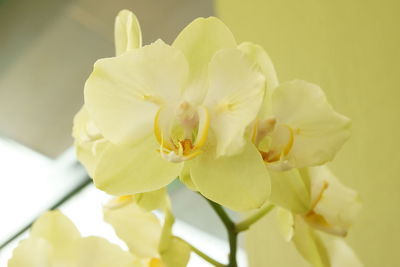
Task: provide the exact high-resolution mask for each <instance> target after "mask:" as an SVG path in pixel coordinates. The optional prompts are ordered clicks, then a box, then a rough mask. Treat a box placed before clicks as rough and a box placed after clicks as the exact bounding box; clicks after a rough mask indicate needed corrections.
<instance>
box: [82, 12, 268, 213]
mask: <svg viewBox="0 0 400 267" xmlns="http://www.w3.org/2000/svg"><path fill="white" fill-rule="evenodd" d="M140 36H141V35H140V27H139V25H138V23H137V20H136V18H135V17H134V15H129V13H126V12H125V13H120V15H119V16H118V17H117V20H116V44H117V45H116V47H117V49H116V50H117V57H113V58H107V59H101V60H99V61H97V62H96V64H95V66H94V71H93V73H92V74H91V75H90V77H89V79H88V80H87V82H86V85H85V107H84V108H83V109H82V110H81V111H80V112H79V113H78V114H77V116H76V118H75V126H74V137H75V140H76V146H77V151H78V157H79V158H80V160H81V161H82V162H83V164H84V165H85V166H86V168H87V169H88V171H89V173H90V175H91V176H92V177H93V179H94V182H95V184H96V186H97V187H98V188H100V189H102V190H104V191H106V192H108V193H110V194H113V195H127V194H136V193H141V192H148V191H153V190H157V189H159V188H161V187H163V186H165V185H167V184H169V183H170V182H171V181H172V180H173V179H175V178H176V177H177V176H179V175H180V174H181V173H182V170H183V169H184V170H186V171H187V172H186V174H188V177H190V182H191V183H192V185H193V187H192V188H195V189H196V190H198V191H199V192H200V193H201V194H203V195H204V196H206V197H207V198H209V199H211V200H213V201H215V202H217V203H220V204H222V205H225V206H227V207H229V208H232V209H235V210H246V209H251V208H257V207H259V206H261V205H262V204H263V203H264V202H265V200H266V198H267V197H268V195H269V177H268V173H266V172H265V170H264V164H263V161H262V159H261V158H260V156H259V153H258V151H257V149H256V148H255V147H254V146H253V145H251V144H250V143H249V142H246V138H245V136H244V135H245V129H246V128H247V127H248V126H249V125H250V124H251V123H252V121H253V120H254V119H255V117H256V115H257V113H258V110H259V108H260V106H261V103H262V98H263V94H264V90H265V77H264V75H263V74H262V72H261V71H260V69H259V67H258V65H257V64H256V63H255V61H254V60H253V59H252V57H250V56H248V55H247V54H246V53H244V52H243V51H242V50H241V49H239V48H237V44H236V42H235V39H234V37H233V35H232V33H231V32H230V31H229V29H228V28H227V27H226V26H225V25H224V24H223V23H222V22H221V21H219V20H218V19H216V18H212V17H211V18H206V19H204V18H199V19H196V20H194V21H193V22H192V23H191V24H189V25H188V26H187V27H186V28H185V29H184V30H183V31H182V32H181V33H180V34H179V36H178V37H177V38H176V40H175V41H174V43H173V44H172V46H169V45H167V44H165V43H163V42H162V41H161V40H158V41H156V42H155V43H153V44H150V45H147V46H144V47H140V46H141V37H140ZM124 49H126V50H127V51H124ZM184 165H185V168H183V166H184ZM188 181H189V180H188Z"/></svg>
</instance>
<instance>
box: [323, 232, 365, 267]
mask: <svg viewBox="0 0 400 267" xmlns="http://www.w3.org/2000/svg"><path fill="white" fill-rule="evenodd" d="M320 237H321V238H322V240H323V242H324V244H325V246H326V248H327V251H328V254H329V259H330V263H331V267H363V266H364V264H363V263H362V262H361V260H360V259H359V258H358V257H357V255H356V253H355V252H354V251H353V250H352V249H351V247H350V246H349V245H348V244H347V243H346V241H345V240H344V239H343V238H340V237H335V236H331V235H326V234H320Z"/></svg>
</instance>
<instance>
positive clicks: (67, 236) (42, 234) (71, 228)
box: [30, 210, 80, 245]
mask: <svg viewBox="0 0 400 267" xmlns="http://www.w3.org/2000/svg"><path fill="white" fill-rule="evenodd" d="M30 235H31V236H32V237H36V238H42V239H44V240H47V241H48V242H49V243H51V244H52V245H62V244H63V243H68V242H71V241H72V240H75V239H78V238H80V233H79V231H78V229H77V228H76V227H75V225H74V224H73V223H72V221H71V220H70V219H68V218H67V217H66V216H65V215H64V214H62V213H61V212H60V211H58V210H53V211H48V212H46V213H44V214H43V215H42V216H40V217H39V219H37V220H36V222H35V223H34V224H33V225H32V228H31V232H30Z"/></svg>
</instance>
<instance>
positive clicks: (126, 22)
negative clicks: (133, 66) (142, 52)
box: [114, 9, 142, 56]
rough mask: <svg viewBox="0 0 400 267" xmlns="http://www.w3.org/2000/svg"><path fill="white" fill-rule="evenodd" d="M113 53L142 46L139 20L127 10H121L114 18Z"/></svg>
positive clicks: (119, 53) (117, 53) (118, 53)
mask: <svg viewBox="0 0 400 267" xmlns="http://www.w3.org/2000/svg"><path fill="white" fill-rule="evenodd" d="M114 39H115V54H116V55H117V56H119V55H121V54H122V53H124V52H126V51H129V50H132V49H134V48H139V47H141V46H142V32H141V30H140V25H139V21H138V19H137V18H136V16H135V14H133V13H132V12H131V11H129V10H126V9H124V10H121V11H120V12H119V13H118V15H117V17H116V18H115V25H114Z"/></svg>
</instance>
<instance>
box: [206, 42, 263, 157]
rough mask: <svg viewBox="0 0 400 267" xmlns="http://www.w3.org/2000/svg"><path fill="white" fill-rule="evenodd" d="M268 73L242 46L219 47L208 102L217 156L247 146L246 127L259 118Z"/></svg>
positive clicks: (212, 71) (212, 64)
mask: <svg viewBox="0 0 400 267" xmlns="http://www.w3.org/2000/svg"><path fill="white" fill-rule="evenodd" d="M264 82H265V78H264V75H263V74H262V73H261V72H260V71H259V68H258V67H257V66H256V64H255V63H254V62H252V61H250V59H249V58H247V57H246V55H245V54H244V53H243V52H241V51H240V50H238V49H224V50H221V51H219V52H218V53H217V54H216V55H215V56H214V57H213V59H212V61H211V62H210V66H209V89H208V92H207V96H206V99H205V102H204V103H205V105H206V106H207V108H208V110H209V111H210V117H211V128H212V129H213V131H214V133H215V135H216V138H217V151H216V153H217V156H222V155H233V154H235V153H238V152H239V151H240V149H241V148H242V147H243V145H244V143H245V140H244V132H245V130H246V127H247V126H249V125H250V123H251V122H252V121H253V120H254V119H255V118H256V116H257V113H258V111H259V108H260V105H261V102H262V97H263V95H264V86H265V84H264Z"/></svg>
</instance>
